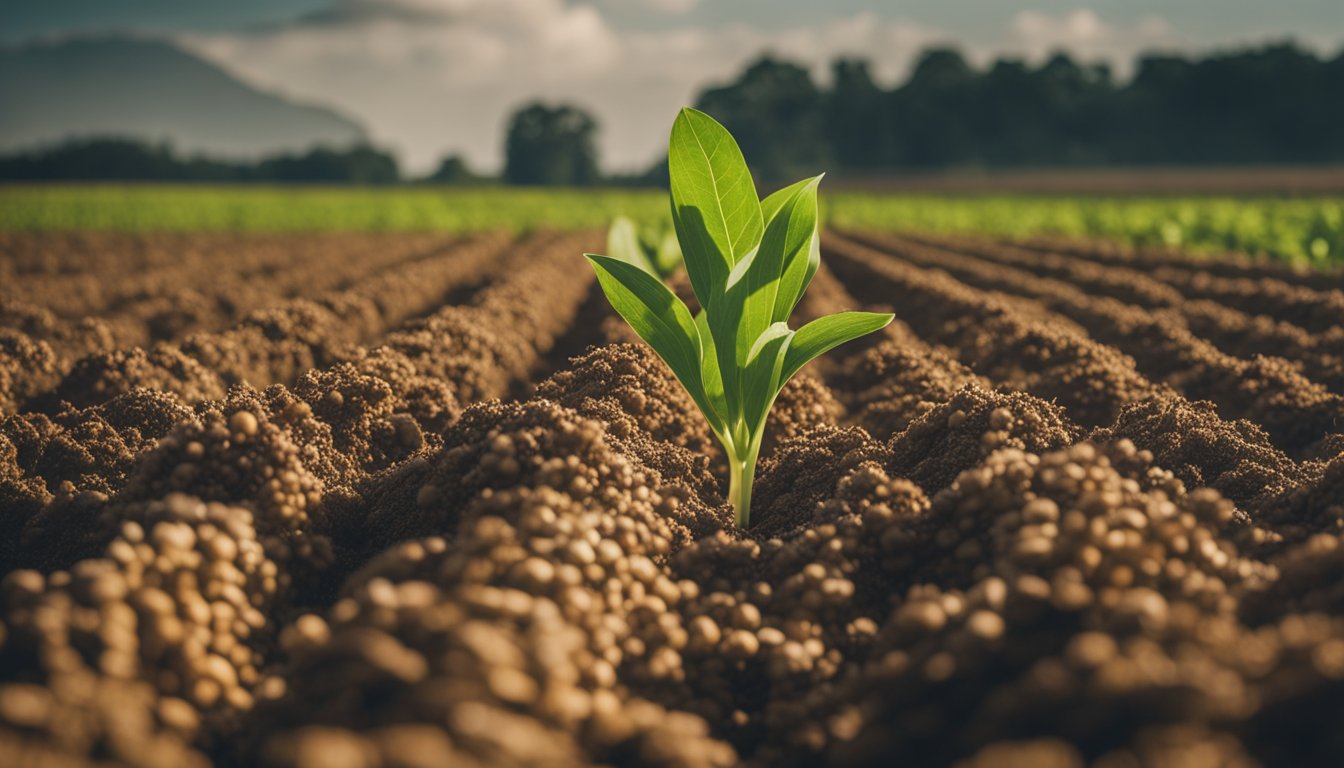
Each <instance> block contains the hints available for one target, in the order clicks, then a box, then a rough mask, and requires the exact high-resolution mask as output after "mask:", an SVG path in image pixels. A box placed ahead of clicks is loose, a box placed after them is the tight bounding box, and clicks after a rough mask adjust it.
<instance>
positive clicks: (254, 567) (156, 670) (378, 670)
mask: <svg viewBox="0 0 1344 768" xmlns="http://www.w3.org/2000/svg"><path fill="white" fill-rule="evenodd" d="M601 239H602V236H601V235H600V234H599V233H591V232H590V233H578V234H558V233H544V232H542V233H533V234H528V235H524V236H519V237H515V236H513V235H507V234H502V233H500V234H476V235H457V236H448V235H431V234H377V235H374V234H360V235H351V234H330V235H294V234H284V235H247V236H243V235H224V234H219V235H187V234H174V235H112V234H85V235H60V234H36V233H29V234H8V235H0V573H3V574H5V575H4V578H3V582H0V765H4V766H48V765H52V766H55V765H109V764H111V765H133V766H147V767H156V768H157V767H159V766H162V767H164V768H169V767H173V768H176V767H179V766H181V767H185V768H191V767H192V766H205V765H219V766H230V765H240V766H241V765H249V766H250V765H262V766H303V767H304V768H309V767H312V768H318V767H325V766H336V767H338V768H420V767H422V766H424V767H428V766H441V765H466V766H477V765H479V766H486V765H489V766H577V765H593V764H603V765H654V766H713V765H734V764H740V763H745V764H751V765H762V766H763V765H838V766H857V765H883V766H886V765H954V764H957V765H965V766H976V767H983V768H990V767H991V766H993V767H998V766H1046V767H1053V766H1057V767H1059V768H1066V767H1069V766H1083V765H1094V766H1101V767H1103V768H1120V767H1122V766H1124V767H1127V766H1162V767H1166V766H1208V767H1209V768H1213V766H1251V765H1258V764H1263V765H1273V766H1277V765H1291V766H1317V765H1319V766H1338V765H1341V764H1344V729H1341V728H1340V727H1339V719H1340V717H1341V715H1342V714H1344V322H1342V321H1344V278H1340V277H1339V276H1337V275H1329V274H1307V273H1303V272H1299V271H1290V270H1288V269H1287V268H1284V267H1274V266H1269V265H1265V264H1252V263H1249V262H1239V261H1235V260H1231V261H1223V262H1217V263H1211V262H1209V261H1207V260H1200V261H1196V260H1194V259H1191V258H1187V257H1185V256H1182V255H1181V254H1179V253H1173V252H1170V251H1160V252H1159V251H1146V250H1132V249H1125V248H1119V247H1115V246H1109V245H1102V244H1089V243H1080V242H1063V241H1045V240H1038V241H1019V242H1006V241H996V240H990V239H980V238H971V237H948V236H937V237H935V236H910V235H903V236H897V235H886V234H873V233H865V232H828V233H826V235H825V237H824V239H823V267H822V271H821V272H820V273H819V274H818V276H817V279H816V281H815V282H814V284H813V287H812V290H811V291H810V292H809V293H808V294H807V296H806V298H805V299H804V301H803V304H802V305H801V306H800V309H799V313H798V314H799V315H802V316H803V317H801V318H797V320H802V319H807V318H809V317H812V316H816V315H820V314H824V313H829V312H834V311H838V310H842V309H857V308H872V309H876V308H881V307H885V308H888V309H889V311H894V312H895V313H896V318H897V319H896V322H894V323H893V324H892V325H891V326H890V327H888V328H887V329H886V330H885V331H884V332H883V333H882V334H879V335H876V336H874V337H869V338H868V339H865V340H864V341H862V342H860V343H856V344H852V345H849V346H847V347H841V348H839V349H837V350H836V351H835V352H833V353H831V354H830V355H828V356H826V357H825V358H823V359H822V360H820V361H818V363H816V364H814V365H813V366H811V368H810V369H808V370H807V371H805V372H804V373H803V374H802V375H800V376H799V378H798V379H796V380H795V381H794V382H793V383H791V384H790V385H789V386H788V387H787V388H786V389H785V390H784V393H783V394H782V395H781V397H780V401H779V403H778V404H777V406H776V408H775V411H774V415H773V417H772V421H771V425H770V427H769V428H768V439H767V446H766V449H765V454H764V458H763V459H762V465H761V467H760V471H759V473H758V480H757V487H756V492H755V498H754V502H753V507H752V512H753V514H752V517H753V521H754V524H753V527H752V528H751V529H749V530H746V531H739V530H737V529H735V528H734V527H733V525H732V515H731V512H730V510H729V508H728V506H727V505H726V504H725V502H724V499H723V493H724V491H725V490H726V489H725V487H724V486H725V485H726V482H725V480H724V478H725V477H726V472H725V470H724V467H723V466H722V464H723V461H722V457H721V455H720V453H719V449H718V447H717V445H716V444H715V442H714V440H713V439H712V435H711V434H710V432H709V430H708V428H707V427H706V425H705V424H704V423H703V421H702V420H701V417H700V415H699V413H698V412H697V411H696V410H695V407H694V406H693V405H692V403H691V402H690V400H689V398H688V397H687V396H686V395H685V394H684V392H682V390H681V389H680V388H679V387H678V385H677V384H676V382H675V380H674V379H673V378H672V376H671V374H670V372H669V371H667V369H666V368H665V367H664V366H663V364H662V363H661V362H660V361H659V360H658V359H657V358H656V357H655V356H654V355H653V354H652V353H651V352H650V351H649V350H648V349H647V348H646V347H644V346H643V345H642V344H640V343H638V341H637V340H636V339H635V338H634V337H633V335H632V333H631V332H630V331H629V329H628V328H627V327H626V326H625V325H624V324H623V323H621V322H620V321H619V319H618V318H616V317H615V316H614V314H613V313H611V311H610V310H609V308H608V306H607V304H606V302H605V300H604V299H603V298H602V295H601V293H600V291H599V290H598V289H597V287H596V284H595V281H594V279H593V276H592V273H591V270H590V269H589V268H588V267H587V265H586V264H585V263H584V262H583V260H582V259H581V257H580V254H581V253H582V251H583V250H585V249H588V250H593V249H599V250H600V248H601ZM681 290H682V291H683V293H688V291H689V289H687V288H686V287H685V286H682V287H681ZM797 324H798V322H797V321H796V322H795V326H796V325H797Z"/></svg>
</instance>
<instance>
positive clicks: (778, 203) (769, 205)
mask: <svg viewBox="0 0 1344 768" xmlns="http://www.w3.org/2000/svg"><path fill="white" fill-rule="evenodd" d="M825 175H826V174H824V173H823V174H821V176H825ZM821 176H814V177H812V178H810V179H803V180H802V181H795V182H793V183H792V184H790V185H789V186H787V187H784V188H783V189H777V190H775V191H774V192H771V193H770V194H769V195H767V196H766V198H765V199H764V200H762V201H761V219H762V220H763V221H764V222H765V223H766V225H767V226H768V225H769V224H770V220H771V219H773V218H775V214H776V213H778V212H779V209H780V208H781V207H783V205H784V203H786V202H788V201H789V200H790V199H792V198H793V196H794V195H796V194H798V190H800V189H802V188H803V187H805V186H807V185H808V184H811V183H812V182H813V181H815V180H816V179H820V178H821Z"/></svg>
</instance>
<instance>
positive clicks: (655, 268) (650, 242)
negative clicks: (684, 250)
mask: <svg viewBox="0 0 1344 768" xmlns="http://www.w3.org/2000/svg"><path fill="white" fill-rule="evenodd" d="M607 255H608V256H611V257H614V258H617V259H621V260H622V261H628V262H630V263H631V264H634V265H635V266H637V267H639V268H641V269H643V270H644V271H645V272H650V273H652V274H655V275H657V276H658V277H659V278H662V279H664V280H666V279H667V278H669V277H671V276H672V275H674V274H676V272H677V270H678V269H680V268H681V245H680V244H678V243H677V235H676V233H675V232H673V231H672V230H669V229H666V228H656V229H655V228H651V227H645V228H644V229H642V230H641V229H640V228H638V227H636V226H635V222H634V221H632V220H631V219H630V218H628V217H626V216H617V217H616V218H615V219H614V220H612V222H611V228H610V229H608V230H607Z"/></svg>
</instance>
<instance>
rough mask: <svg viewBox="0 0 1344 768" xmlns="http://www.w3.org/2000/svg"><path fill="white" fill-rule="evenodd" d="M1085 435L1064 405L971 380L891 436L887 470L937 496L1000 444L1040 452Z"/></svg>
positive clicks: (998, 447)
mask: <svg viewBox="0 0 1344 768" xmlns="http://www.w3.org/2000/svg"><path fill="white" fill-rule="evenodd" d="M1081 436H1082V430H1081V429H1080V428H1079V427H1077V426H1075V425H1074V424H1073V423H1072V422H1070V421H1069V420H1068V418H1067V417H1065V416H1064V411H1063V409H1061V408H1060V407H1059V406H1056V405H1053V404H1051V403H1047V402H1044V401H1042V400H1038V399H1036V398H1034V397H1032V396H1031V395H1026V394H1023V393H1020V392H1017V393H1012V394H1001V393H998V392H991V391H987V390H984V389H981V388H980V387H979V386H978V385H976V384H968V385H966V386H965V387H963V388H962V389H960V390H959V391H958V392H957V393H956V394H954V395H953V396H952V397H951V398H949V399H948V400H947V402H945V403H942V404H941V405H938V406H937V407H935V408H933V409H931V410H929V411H928V412H927V413H925V414H924V415H923V416H920V417H919V418H917V419H915V420H914V421H912V422H911V423H910V425H909V426H908V427H906V429H905V430H904V431H903V432H901V433H900V434H899V435H896V436H895V437H893V438H892V439H891V443H890V445H889V448H890V450H891V460H890V462H889V465H888V468H889V471H890V472H891V474H892V475H893V476H896V477H907V478H909V479H910V480H912V481H914V482H915V483H916V484H917V485H919V486H920V487H921V488H923V489H924V491H925V493H928V494H929V495H933V494H935V493H937V492H938V491H940V490H942V489H944V488H946V487H947V486H949V485H951V484H952V481H953V480H954V479H956V477H957V476H958V475H960V474H961V473H962V472H963V471H965V470H967V469H969V468H971V467H972V466H974V465H976V464H978V463H980V462H981V461H982V460H983V459H984V458H985V457H986V456H988V455H989V454H991V453H992V452H994V451H996V450H999V449H1001V448H1017V449H1019V450H1026V451H1031V452H1034V453H1040V452H1044V451H1047V450H1050V449H1052V448H1060V447H1063V446H1067V445H1072V444H1073V443H1074V442H1076V441H1077V440H1078V439H1079V438H1080V437H1081Z"/></svg>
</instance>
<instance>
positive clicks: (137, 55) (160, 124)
mask: <svg viewBox="0 0 1344 768" xmlns="http://www.w3.org/2000/svg"><path fill="white" fill-rule="evenodd" d="M92 136H117V137H126V138H137V139H142V140H148V141H154V142H158V141H167V142H169V143H170V144H171V145H172V146H173V147H174V148H176V149H177V150H179V151H182V152H187V153H203V154H209V155H213V156H220V157H236V158H244V157H256V156H258V155H263V154H267V153H275V152H279V151H284V150H303V149H307V148H309V147H312V146H313V145H316V144H326V145H335V146H345V145H349V144H353V143H361V142H365V141H367V136H366V135H365V132H364V129H363V128H362V127H361V126H360V125H359V124H358V123H356V122H355V121H353V120H351V119H349V118H347V117H345V116H343V115H340V114H338V113H337V112H334V111H332V110H330V109H326V108H323V107H316V106H310V105H305V104H297V103H294V102H291V101H289V100H287V99H285V98H283V97H280V96H277V95H275V94H271V93H266V92H263V91H259V90H257V89H255V88H253V87H251V86H249V85H246V84H244V83H243V82H241V81H239V80H238V79H237V78H235V77H233V76H232V75H230V74H228V73H227V72H225V71H223V70H221V69H220V68H218V67H216V66H215V65H213V64H210V63H209V62H206V61H205V60H203V59H201V58H199V57H197V56H195V55H192V54H190V53H187V52H186V51H183V50H182V49H180V48H178V47H176V46H174V45H172V44H171V43H168V42H164V41H160V40H151V39H138V38H128V37H100V38H73V39H65V40H60V41H55V42H40V43H29V44H25V45H22V46H17V47H7V48H0V150H15V149H28V148H32V147H34V146H40V145H48V144H54V143H57V142H60V141H63V140H65V139H70V138H82V137H92Z"/></svg>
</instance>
